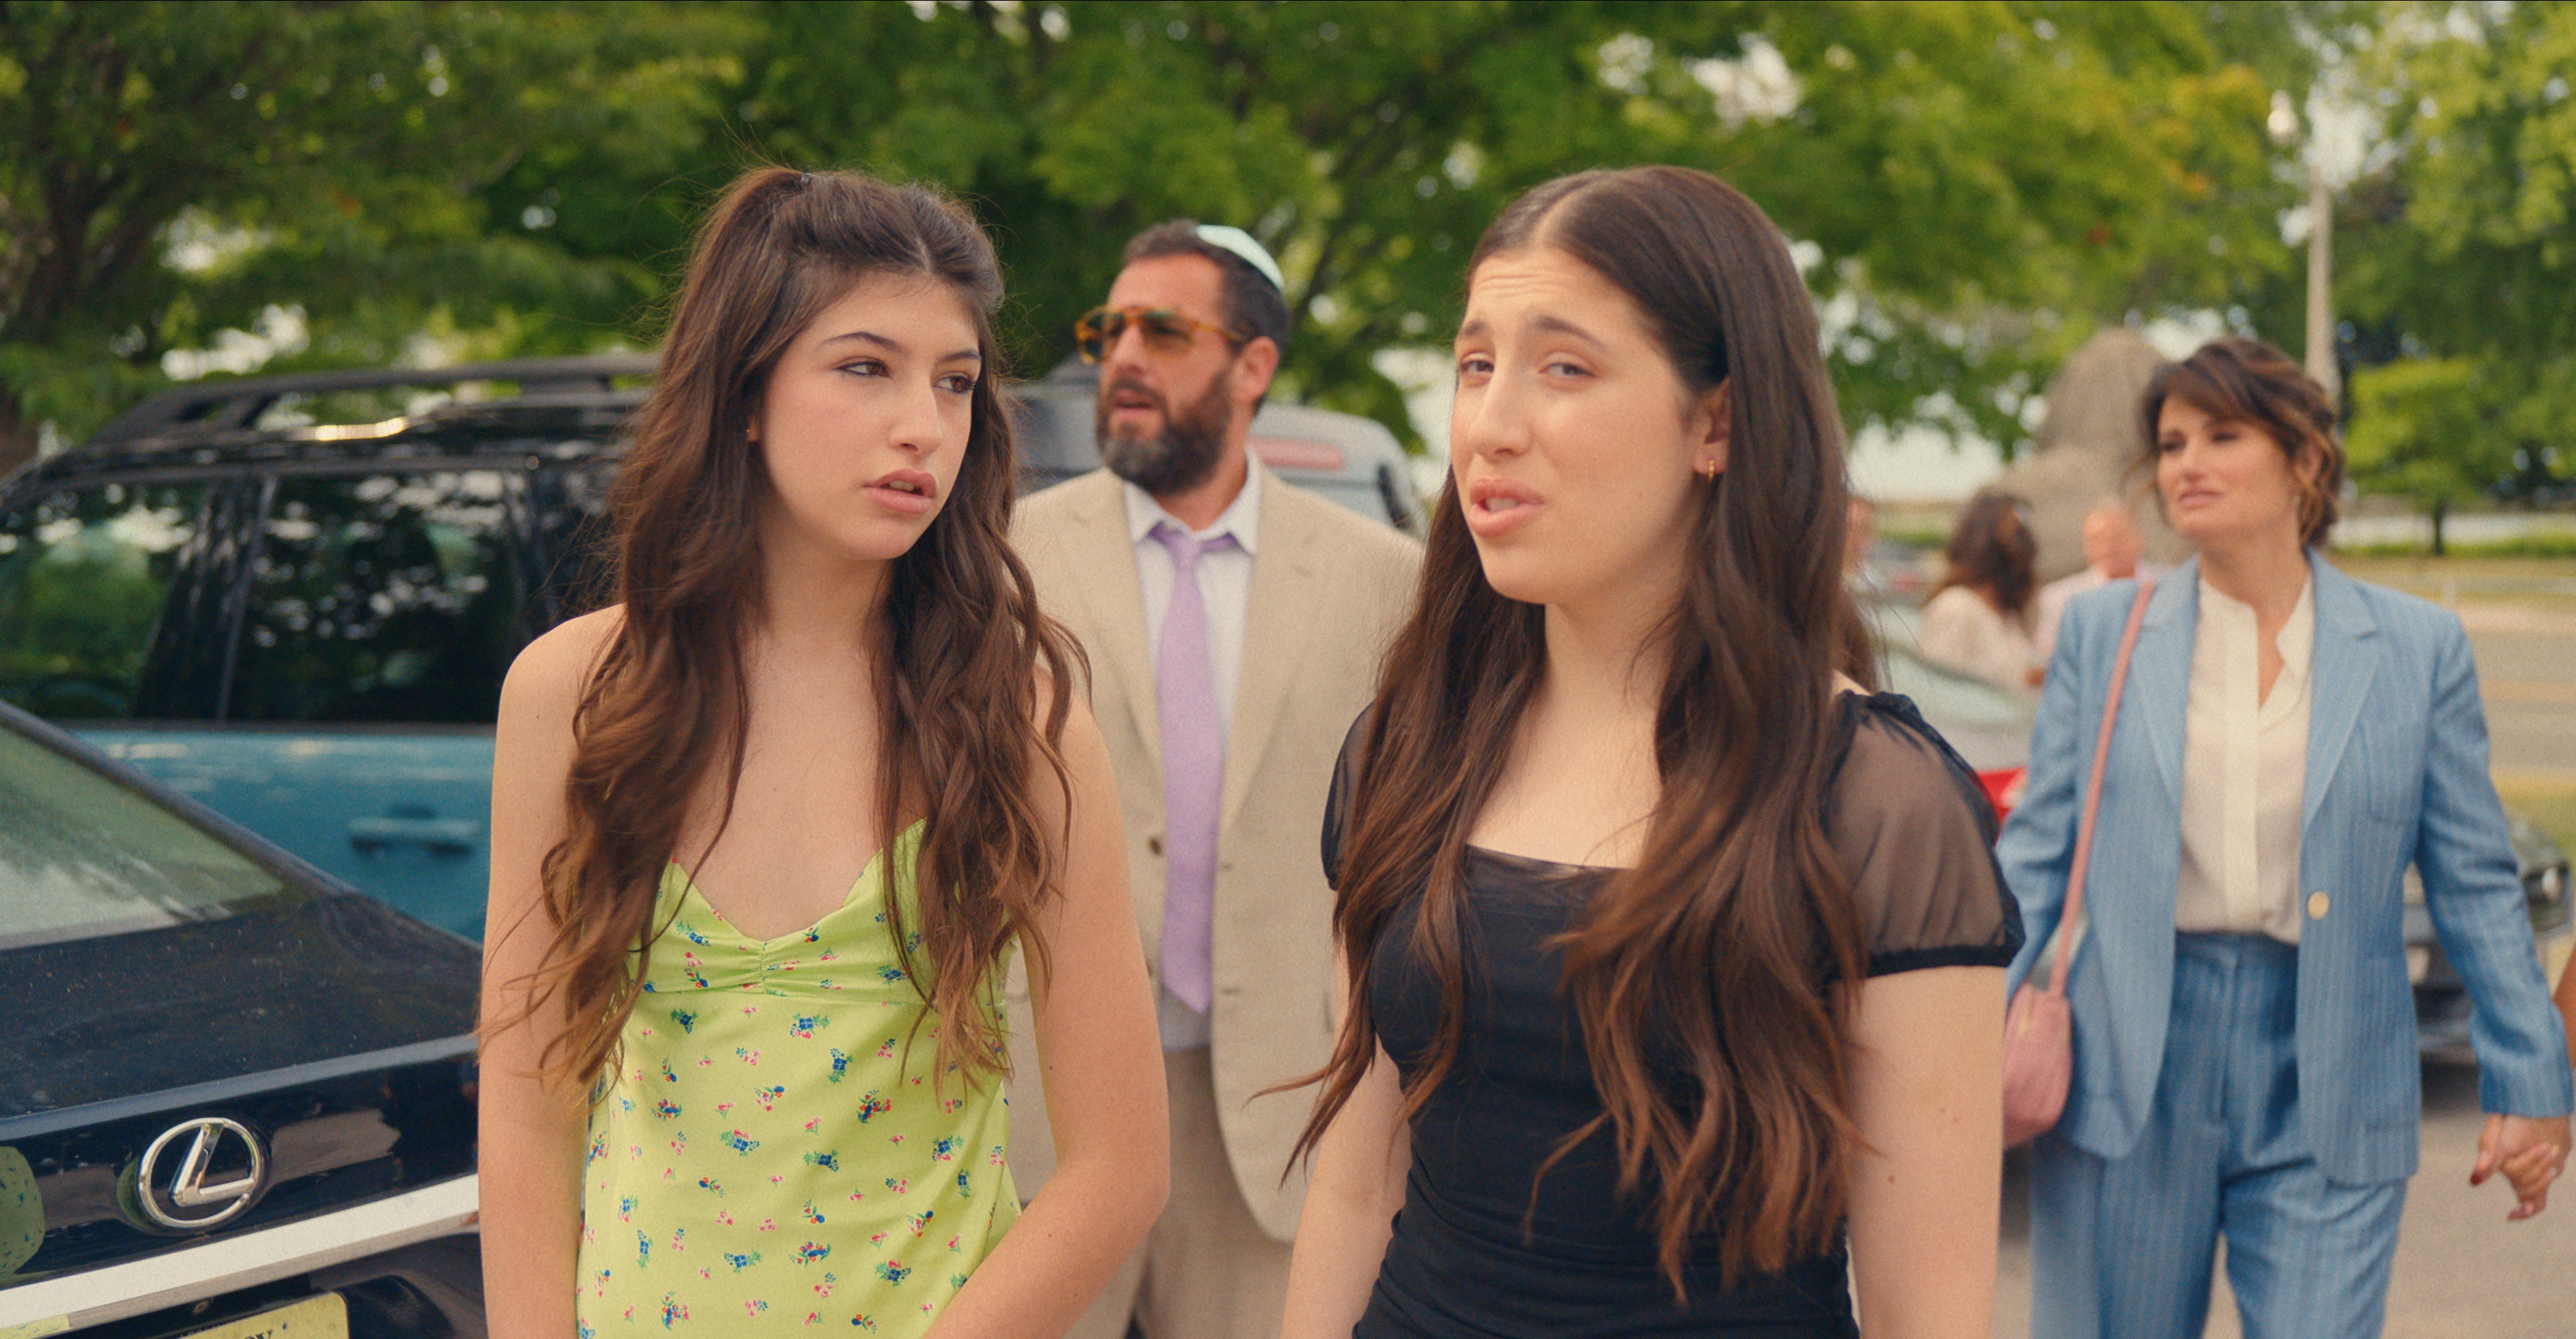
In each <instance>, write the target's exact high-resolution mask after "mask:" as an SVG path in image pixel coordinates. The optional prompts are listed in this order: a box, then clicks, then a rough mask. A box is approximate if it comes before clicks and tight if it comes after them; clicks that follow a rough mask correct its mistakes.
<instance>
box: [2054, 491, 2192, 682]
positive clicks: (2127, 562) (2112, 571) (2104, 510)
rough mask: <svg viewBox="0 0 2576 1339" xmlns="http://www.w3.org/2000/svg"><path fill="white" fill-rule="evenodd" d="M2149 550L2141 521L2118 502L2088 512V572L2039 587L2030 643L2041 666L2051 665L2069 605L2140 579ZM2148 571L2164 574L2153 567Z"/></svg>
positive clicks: (2098, 505)
mask: <svg viewBox="0 0 2576 1339" xmlns="http://www.w3.org/2000/svg"><path fill="white" fill-rule="evenodd" d="M2145 549H2146V538H2145V537H2144V536H2142V535H2140V534H2139V533H2138V523H2137V521H2136V520H2135V519H2134V518H2132V517H2131V516H2130V515H2129V509H2128V507H2127V506H2125V505H2123V504H2122V503H2120V502H2119V501H2118V500H2116V499H2113V498H2104V499H2102V500H2101V501H2100V502H2098V503H2095V504H2094V506H2093V510H2091V511H2088V512H2086V513H2084V570H2083V571H2081V572H2078V573H2076V574H2075V575H2073V576H2066V577H2059V578H2058V579H2057V580H2055V581H2052V582H2049V583H2048V584H2047V585H2045V586H2042V587H2040V588H2039V619H2038V626H2037V627H2036V628H2034V629H2033V630H2032V632H2031V639H2030V640H2031V644H2032V645H2033V646H2035V647H2037V648H2038V649H2039V660H2040V663H2041V664H2043V665H2045V664H2047V663H2048V657H2049V655H2050V654H2051V653H2053V652H2054V651H2056V649H2057V621H2058V620H2059V619H2061V618H2064V617H2065V616H2066V602H2067V601H2068V600H2072V599H2074V598H2075V597H2076V596H2078V595H2081V594H2083V593H2084V592H2086V591H2088V590H2100V589H2101V588H2103V587H2104V586H2107V585H2110V584H2111V583H2112V582H2114V581H2126V580H2128V579H2129V578H2130V577H2133V576H2136V575H2137V574H2138V573H2139V571H2140V570H2142V567H2143V565H2142V564H2141V563H2140V562H2139V561H2138V559H2139V556H2140V555H2141V554H2142V553H2144V552H2145ZM2144 570H2147V571H2148V574H2149V575H2151V576H2153V575H2160V573H2157V572H2155V571H2154V570H2153V569H2151V568H2150V569H2144Z"/></svg>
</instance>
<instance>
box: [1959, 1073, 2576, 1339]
mask: <svg viewBox="0 0 2576 1339" xmlns="http://www.w3.org/2000/svg"><path fill="white" fill-rule="evenodd" d="M2484 1121H2485V1117H2484V1115H2483V1114H2481V1113H2480V1112H2479V1110H2478V1075H2477V1070H2476V1069H2475V1068H2473V1067H2471V1066H2468V1065H2427V1066H2425V1068H2424V1158H2423V1166H2422V1170H2420V1171H2418V1172H2417V1173H2416V1175H2415V1180H2414V1182H2413V1183H2412V1184H2411V1185H2409V1186H2408V1187H2407V1193H2406V1226H2405V1228H2404V1235H2403V1236H2402V1237H2400V1239H2399V1242H2398V1247H2397V1273H2396V1278H2395V1280H2394V1282H2393V1283H2392V1284H2391V1286H2390V1289H2389V1305H2388V1331H2387V1333H2388V1339H2567V1336H2569V1335H2571V1334H2576V1195H2570V1196H2560V1197H2558V1198H2555V1199H2553V1200H2552V1201H2551V1203H2550V1206H2549V1209H2548V1211H2547V1212H2545V1213H2543V1214H2541V1216H2539V1217H2538V1218H2534V1219H2531V1220H2529V1221H2528V1222H2521V1223H2508V1222H2506V1221H2505V1220H2504V1216H2505V1212H2506V1211H2507V1210H2509V1209H2511V1208H2512V1207H2513V1199H2512V1192H2510V1191H2509V1190H2507V1189H2505V1188H2504V1183H2503V1180H2502V1179H2501V1178H2499V1179H2497V1180H2495V1181H2492V1182H2489V1183H2488V1184H2486V1185H2484V1186H2481V1187H2478V1188H2476V1189H2474V1190H2473V1189H2471V1188H2470V1187H2469V1167H2470V1165H2471V1164H2472V1163H2474V1162H2476V1161H2477V1147H2478V1127H2479V1126H2480V1125H2481V1124H2483V1123H2484ZM2029 1195H2030V1182H2029V1180H2028V1179H2027V1178H2026V1177H2025V1176H2024V1175H2023V1171H2022V1160H2021V1158H2020V1156H2019V1155H2015V1156H2013V1157H2012V1158H2010V1159H2008V1160H2007V1162H2006V1166H2005V1173H2004V1249H2003V1268H2002V1286H2001V1288H2000V1290H1999V1292H1998V1294H1997V1296H1996V1299H1995V1302H1996V1305H1995V1336H1996V1339H2025V1336H2027V1335H2028V1334H2029V1333H2030V1221H2029V1203H2030V1200H2029ZM2241 1333H2242V1331H2241V1330H2240V1329H2239V1328H2238V1326H2237V1322H2236V1304H2235V1302H2234V1300H2233V1299H2232V1298H2231V1297H2230V1296H2229V1294H2228V1292H2227V1282H2226V1277H2225V1275H2224V1273H2221V1275H2220V1276H2219V1281H2218V1286H2217V1289H2216V1295H2215V1296H2214V1297H2213V1298H2212V1300H2211V1305H2210V1325H2209V1331H2208V1334H2209V1339H2238V1336H2239V1335H2241Z"/></svg>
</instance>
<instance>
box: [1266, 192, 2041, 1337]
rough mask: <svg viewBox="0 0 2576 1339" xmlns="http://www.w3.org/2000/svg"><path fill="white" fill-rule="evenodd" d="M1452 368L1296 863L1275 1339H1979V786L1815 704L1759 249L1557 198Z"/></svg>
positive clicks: (1824, 580) (1825, 656)
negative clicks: (1310, 1045) (1300, 1132)
mask: <svg viewBox="0 0 2576 1339" xmlns="http://www.w3.org/2000/svg"><path fill="white" fill-rule="evenodd" d="M1455 356H1456V360H1457V361H1456V368H1457V380H1458V391H1457V398H1456V400H1455V402H1454V408H1453V410H1452V416H1451V423H1450V435H1449V442H1450V486H1449V488H1448V489H1447V490H1446V491H1444V492H1443V494H1442V495H1441V498H1440V501H1439V504H1438V507H1437V509H1436V510H1435V512H1434V514H1433V519H1432V522H1431V539H1430V550H1429V554H1428V556H1427V557H1426V560H1425V562H1426V567H1425V572H1424V576H1423V582H1422V593H1421V599H1420V602H1419V604H1418V605H1417V606H1416V608H1415V610H1414V612H1413V616H1412V619H1411V621H1410V622H1409V623H1408V625H1407V626H1406V628H1405V629H1404V632H1403V634H1402V636H1401V637H1400V638H1399V640H1398V641H1397V643H1396V645H1395V648H1394V649H1393V650H1392V651H1391V652H1389V654H1388V656H1387V665H1386V669H1385V672H1384V675H1383V677H1382V678H1381V680H1380V682H1379V687H1378V691H1377V696H1376V700H1375V701H1374V703H1373V704H1372V705H1371V706H1370V708H1369V711H1368V713H1367V714H1366V715H1364V716H1362V717H1360V718H1359V719H1358V720H1357V721H1356V722H1354V723H1352V725H1351V727H1350V732H1349V737H1348V742H1347V743H1345V744H1344V746H1343V750H1342V761H1341V766H1340V769H1339V771H1338V772H1337V774H1336V776H1335V778H1334V785H1333V795H1334V799H1333V804H1332V806H1331V809H1330V811H1329V815H1330V816H1329V818H1328V820H1327V823H1328V825H1327V826H1326V827H1325V829H1324V847H1325V851H1326V865H1327V868H1328V869H1329V870H1330V872H1331V874H1332V877H1333V880H1334V887H1335V889H1336V890H1337V891H1338V894H1339V899H1340V900H1339V905H1338V909H1337V911H1336V913H1335V926H1336V931H1337V934H1338V942H1339V945H1340V949H1341V953H1342V959H1343V965H1344V972H1345V975H1346V978H1347V980H1348V983H1349V984H1348V994H1347V996H1346V998H1345V1003H1344V1009H1343V1014H1342V1027H1341V1035H1340V1038H1339V1040H1338V1041H1337V1043H1336V1045H1335V1047H1334V1051H1333V1056H1332V1063H1331V1065H1330V1066H1329V1067H1327V1068H1326V1069H1325V1070H1324V1071H1323V1072H1322V1073H1320V1074H1318V1075H1317V1076H1316V1080H1317V1081H1319V1082H1320V1083H1321V1084H1322V1093H1321V1096H1320V1098H1319V1099H1318V1101H1317V1103H1316V1106H1315V1114H1314V1118H1313V1123H1312V1124H1310V1125H1309V1126H1308V1127H1307V1131H1306V1136H1305V1139H1304V1140H1303V1141H1302V1148H1304V1149H1311V1150H1312V1151H1313V1156H1314V1184H1313V1186H1312V1188H1311V1189H1310V1190H1309V1192H1308V1195H1307V1199H1306V1215H1305V1220H1304V1222H1303V1224H1302V1225H1301V1226H1300V1228H1299V1231H1298V1235H1297V1257H1296V1271H1295V1277H1294V1279H1293V1281H1292V1284H1291V1297H1290V1302H1289V1309H1288V1313H1287V1318H1286V1322H1285V1324H1284V1325H1283V1326H1282V1329H1281V1333H1282V1334H1283V1335H1285V1336H1287V1339H1351V1337H1352V1336H1354V1335H1356V1336H1358V1337H1359V1339H1396V1337H1398V1336H1404V1337H1408V1339H1431V1337H1435V1336H1436V1337H1439V1339H1468V1337H1469V1336H1475V1337H1477V1339H1514V1337H1517V1336H1529V1337H1530V1339H1537V1337H1539V1336H1548V1337H1549V1339H1554V1337H1555V1336H1562V1335H1578V1334H1579V1335H1590V1336H1599V1337H1603V1339H1608V1337H1611V1336H1646V1335H1683V1334H1690V1335H1747V1336H1751V1335H1761V1336H1768V1337H1769V1339H1790V1337H1792V1336H1817V1337H1818V1339H1822V1337H1823V1336H1837V1337H1844V1336H1850V1335H1852V1334H1854V1333H1856V1332H1866V1333H1869V1334H1873V1335H1878V1334H1886V1335H1904V1336H1914V1337H1915V1339H1985V1336H1986V1334H1987V1332H1988V1326H1989V1323H1990V1319H1991V1311H1992V1304H1993V1299H1994V1277H1995V1258H1996V1250H1997V1244H1996V1234H1997V1210H1998V1205H1997V1202H1996V1201H1997V1198H1998V1193H1997V1190H1998V1183H1999V1178H2000V1176H2001V1158H2002V1128H2003V1126H2002V1119H2003V1118H2002V1047H2003V995H2002V986H2003V971H2002V967H2003V964H2004V963H2006V962H2008V961H2009V960H2010V959H2011V957H2012V956H2013V952H2014V949H2015V948H2016V947H2017V946H2018V944H2019V942H2020V939H2019V929H2018V922H2017V920H2016V918H2015V916H2014V913H2013V909H2012V906H2011V899H2010V897H2009V895H2008V894H2007V892H2006V890H2005V889H2004V887H2003V885H2002V882H2001V877H2000V875H1999V874H1998V873H1997V871H1996V868H1995V865H1994V861H1993V857H1992V854H1991V852H1990V850H1989V847H1988V841H1989V838H1990V835H1991V827H1990V826H1989V825H1990V821H1991V820H1990V819H1988V818H1987V815H1988V814H1989V813H1990V812H1991V811H1989V810H1988V809H1987V808H1986V805H1985V801H1984V799H1983V797H1982V796H1981V794H1980V793H1979V791H1978V789H1977V786H1976V782H1975V780H1974V778H1973V777H1971V776H1970V775H1969V773H1968V772H1967V770H1966V768H1965V766H1964V765H1963V764H1961V763H1960V762H1959V761H1958V759H1957V757H1956V756H1955V755H1953V754H1951V753H1950V752H1949V751H1948V750H1947V749H1946V748H1945V747H1944V746H1943V745H1942V744H1941V742H1940V740H1939V738H1938V736H1936V735H1934V734H1932V733H1931V732H1930V730H1929V729H1928V728H1927V727H1925V726H1924V725H1923V723H1922V721H1921V719H1920V718H1919V717H1917V716H1916V715H1915V714H1914V712H1913V709H1912V707H1911V706H1910V705H1909V704H1907V703H1906V702H1905V700H1904V699H1903V698H1900V697H1894V696H1872V695H1869V694H1866V693H1865V692H1863V691H1861V689H1860V687H1859V685H1858V684H1857V683H1856V682H1855V681H1854V680H1853V678H1850V677H1845V676H1844V675H1843V674H1838V673H1837V671H1838V670H1841V671H1846V672H1847V673H1848V674H1851V675H1857V676H1860V677H1866V676H1867V675H1868V674H1869V669H1868V664H1867V659H1866V656H1865V655H1863V654H1861V653H1860V651H1859V649H1858V647H1857V646H1856V644H1855V642H1854V641H1853V636H1852V635H1853V633H1854V632H1855V620H1854V617H1853V611H1852V609H1851V601H1850V598H1849V596H1848V595H1847V594H1846V593H1845V591H1844V588H1843V582H1842V571H1841V568H1842V561H1841V558H1842V540H1843V537H1844V535H1845V532H1846V528H1847V526H1848V524H1849V519H1848V512H1847V510H1846V508H1845V505H1844V497H1843V491H1844V488H1845V486H1846V485H1845V480H1846V477H1847V476H1846V473H1845V469H1844V462H1843V442H1842V431H1841V419H1840V417H1839V416H1838V415H1837V413H1836V411H1835V407H1834V399H1833V390H1832V386H1831V383H1830V382H1829V381H1828V380H1827V378H1826V376H1825V372H1824V368H1823V365H1822V359H1821V357H1820V355H1819V353H1818V351H1817V338H1816V324H1815V313H1814V307H1813V305H1812V302H1811V300H1810V298H1809V297H1808V293H1807V289H1806V286H1805V284H1804V283H1803V282H1802V281H1801V280H1800V279H1799V277H1798V269H1797V265H1796V263H1795V262H1794V261H1793V260H1792V259H1791V258H1790V253H1789V247H1788V243H1787V241H1786V239H1784V238H1783V237H1782V236H1781V235H1780V233H1779V231H1778V230H1777V229H1776V228H1774V227H1773V226H1772V224H1771V221H1770V220H1769V219H1768V218H1766V217H1765V216H1764V215H1763V213H1762V211H1761V210H1760V209H1759V208H1758V207H1756V206H1755V205H1754V204H1753V202H1752V201H1750V200H1748V199H1746V198H1745V197H1744V196H1743V195H1741V194H1739V193H1738V192H1736V191H1735V190H1734V189H1732V188H1731V187H1728V186H1727V185H1726V184H1724V183H1723V182H1720V181H1719V180H1717V179H1716V178H1714V177H1711V176H1708V175H1707V174H1705V173H1701V172H1694V171H1690V170H1687V169H1682V168H1671V167H1647V168H1634V169H1629V170H1626V171H1619V172H1587V173H1583V174H1581V175H1578V176H1572V177H1566V178H1561V179H1559V180H1557V181H1554V182H1551V183H1548V184H1546V185H1543V186H1540V187H1538V188H1536V189H1535V190H1532V191H1530V192H1529V193H1528V194H1526V195H1524V196H1522V197H1521V198H1520V199H1519V200H1518V201H1516V202H1515V203H1513V204H1512V205H1511V206H1510V207H1509V208H1507V209H1506V210H1505V211H1504V212H1503V214H1502V216H1501V217H1500V218H1499V219H1498V220H1497V221H1496V222H1495V223H1494V225H1493V227H1492V228H1491V229H1489V230H1488V231H1487V233H1486V235H1485V237H1484V239H1483V240H1482V241H1481V242H1480V243H1479V244H1478V246H1477V249H1476V253H1475V255H1474V256H1473V257H1472V258H1471V259H1470V261H1469V262H1468V277H1467V310H1466V315H1465V321H1464V324H1463V325H1462V326H1461V327H1460V329H1459V332H1458V335H1457V339H1456V345H1455ZM1399 1210H1400V1211H1401V1212H1400V1213H1399ZM1855 1288H1856V1289H1857V1294H1858V1307H1857V1312H1858V1314H1857V1317H1855V1314H1854V1289H1855ZM1856 1327H1857V1328H1856Z"/></svg>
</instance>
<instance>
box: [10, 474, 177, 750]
mask: <svg viewBox="0 0 2576 1339" xmlns="http://www.w3.org/2000/svg"><path fill="white" fill-rule="evenodd" d="M205 495H206V485H204V484H196V483H190V484H146V485H128V484H102V485H97V486H93V487H89V488H75V489H66V490H63V491H61V492H57V493H51V494H48V495H46V496H44V497H42V498H39V499H37V500H36V501H34V502H32V503H29V504H28V505H26V506H23V507H20V508H18V509H16V510H15V511H13V512H11V513H9V514H8V515H6V516H0V701H6V702H8V703H10V704H12V705H14V706H18V707H23V708H25V709H26V710H28V711H31V712H34V713H35V714H37V715H39V716H46V717H52V718H55V719H61V720H100V719H116V718H123V717H130V716H133V715H135V714H136V711H135V707H136V699H137V695H138V692H139V690H140V689H141V688H142V686H143V680H144V677H145V668H146V664H147V662H148V661H149V659H150V656H151V650H152V646H153V641H154V637H155V633H156V630H157V629H158V628H159V626H160V623H161V619H162V613H163V609H164V607H165V606H166V605H168V604H169V602H170V594H171V589H172V586H173V584H174V581H175V580H176V577H177V574H178V571H179V568H180V566H181V562H182V558H183V556H184V554H185V552H186V550H187V548H188V546H189V543H190V541H191V540H193V539H195V538H196V536H197V530H198V527H199V525H200V524H202V522H203V512H204V506H205Z"/></svg>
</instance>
